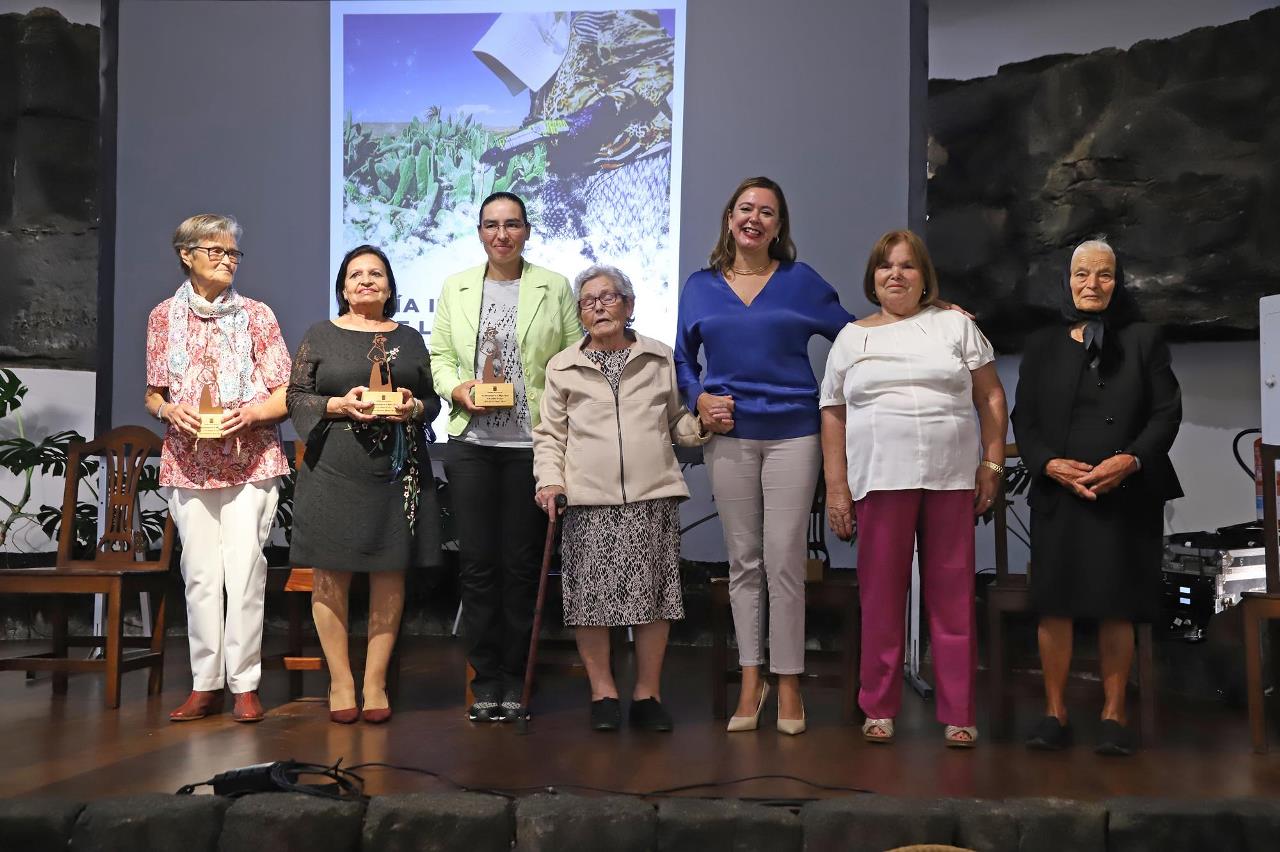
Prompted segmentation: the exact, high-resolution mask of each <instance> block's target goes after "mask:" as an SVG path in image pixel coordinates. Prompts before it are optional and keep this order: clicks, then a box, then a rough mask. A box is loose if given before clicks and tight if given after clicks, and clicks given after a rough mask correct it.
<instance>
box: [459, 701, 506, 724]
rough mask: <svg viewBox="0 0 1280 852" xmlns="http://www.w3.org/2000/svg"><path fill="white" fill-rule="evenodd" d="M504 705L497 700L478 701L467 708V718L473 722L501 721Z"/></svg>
mask: <svg viewBox="0 0 1280 852" xmlns="http://www.w3.org/2000/svg"><path fill="white" fill-rule="evenodd" d="M501 711H502V705H501V704H499V703H498V702H496V701H488V700H484V701H477V702H476V703H475V704H472V705H471V706H470V707H468V708H467V718H468V719H470V720H471V721H472V722H499V721H501V719H500V717H499V715H498V714H499V713H500V712H501Z"/></svg>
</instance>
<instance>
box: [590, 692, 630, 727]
mask: <svg viewBox="0 0 1280 852" xmlns="http://www.w3.org/2000/svg"><path fill="white" fill-rule="evenodd" d="M621 725H622V705H621V704H619V703H618V699H616V698H601V699H600V700H599V701H592V702H591V730H593V731H616V730H618V728H619V727H620V726H621Z"/></svg>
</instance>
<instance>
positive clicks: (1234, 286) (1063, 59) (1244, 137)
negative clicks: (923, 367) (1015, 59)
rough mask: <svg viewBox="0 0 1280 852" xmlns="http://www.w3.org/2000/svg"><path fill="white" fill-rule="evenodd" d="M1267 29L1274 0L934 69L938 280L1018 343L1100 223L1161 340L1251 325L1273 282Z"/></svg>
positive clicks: (1279, 259) (998, 337)
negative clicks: (1217, 17)
mask: <svg viewBox="0 0 1280 852" xmlns="http://www.w3.org/2000/svg"><path fill="white" fill-rule="evenodd" d="M1094 23H1095V24H1097V25H1100V26H1105V21H1096V22H1094ZM1278 44H1280V9H1270V10H1267V11H1263V12H1259V13H1257V14H1256V15H1254V16H1253V17H1252V18H1250V19H1248V20H1246V21H1239V22H1236V23H1232V24H1226V25H1224V26H1219V27H1205V28H1202V29H1197V30H1193V31H1191V32H1189V33H1186V34H1184V35H1181V36H1178V37H1176V38H1172V39H1163V40H1152V41H1143V42H1139V43H1138V44H1136V45H1134V46H1133V47H1132V48H1130V49H1128V50H1114V49H1109V50H1100V51H1097V52H1095V53H1091V54H1088V55H1085V56H1072V55H1060V56H1047V57H1042V58H1040V59H1036V60H1031V61H1029V62H1022V63H1018V64H1014V65H1007V66H1003V67H1002V68H1001V69H1000V70H999V72H998V73H997V74H995V75H994V76H991V77H984V78H980V79H976V80H969V81H963V82H957V81H953V80H933V81H930V84H929V133H930V139H929V169H930V175H931V177H930V179H929V187H928V195H929V224H928V229H927V237H928V243H929V248H930V251H931V253H932V254H933V258H934V262H935V264H936V265H937V267H938V273H939V276H940V277H941V280H942V291H943V294H944V295H945V296H946V297H947V298H948V299H951V300H954V301H956V302H959V303H960V304H962V305H964V306H965V307H967V308H969V309H970V310H973V311H975V312H976V313H978V314H979V318H980V320H981V321H982V324H983V328H984V330H985V331H986V332H987V333H988V335H989V336H990V337H991V339H992V341H993V342H994V343H996V345H997V346H998V347H1000V348H1001V349H1004V350H1012V349H1017V348H1019V346H1020V344H1021V341H1022V339H1023V338H1024V337H1025V335H1026V334H1027V333H1028V332H1029V331H1030V330H1032V329H1033V328H1034V327H1036V326H1037V325H1039V324H1042V323H1044V322H1046V321H1048V318H1049V316H1051V315H1052V309H1053V308H1054V307H1055V306H1056V304H1057V302H1056V300H1057V298H1058V294H1059V291H1060V288H1061V286H1062V284H1061V280H1062V279H1061V276H1062V274H1063V272H1064V271H1065V268H1066V265H1067V262H1068V257H1069V252H1070V249H1071V248H1072V247H1074V246H1075V245H1076V244H1078V243H1079V242H1080V241H1082V240H1084V239H1086V238H1088V237H1090V236H1092V235H1094V234H1096V233H1099V232H1102V233H1105V234H1107V235H1108V237H1109V238H1110V239H1111V241H1112V244H1113V245H1114V246H1115V247H1116V249H1117V251H1118V252H1119V254H1120V257H1121V259H1122V260H1123V262H1124V264H1125V269H1126V273H1127V276H1128V281H1129V284H1130V287H1131V289H1132V290H1133V291H1134V293H1135V294H1136V296H1137V297H1138V301H1139V303H1140V305H1141V306H1142V309H1143V312H1144V314H1145V315H1146V317H1147V318H1148V319H1149V320H1151V321H1153V322H1158V323H1160V324H1162V325H1164V326H1165V327H1166V330H1167V331H1168V333H1169V335H1170V336H1171V337H1173V338H1175V339H1233V338H1241V337H1256V336H1257V328H1258V304H1257V301H1258V298H1259V297H1260V296H1262V295H1265V294H1267V293H1273V292H1277V291H1280V241H1277V240H1276V239H1275V235H1276V234H1277V233H1280V85H1278V83H1280V51H1278V50H1277V45H1278Z"/></svg>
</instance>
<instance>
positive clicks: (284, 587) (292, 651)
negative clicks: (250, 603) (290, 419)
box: [262, 441, 401, 701]
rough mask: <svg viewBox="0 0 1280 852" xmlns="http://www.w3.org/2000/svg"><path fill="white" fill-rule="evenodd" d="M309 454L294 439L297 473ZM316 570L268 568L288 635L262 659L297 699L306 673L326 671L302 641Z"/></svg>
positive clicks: (396, 662) (390, 684) (395, 669)
mask: <svg viewBox="0 0 1280 852" xmlns="http://www.w3.org/2000/svg"><path fill="white" fill-rule="evenodd" d="M306 454H307V443H306V441H294V442H293V459H294V464H293V469H294V474H293V475H294V476H297V471H298V470H299V469H300V468H301V467H302V460H303V458H304V457H305V456H306ZM315 574H316V572H315V569H313V568H308V567H305V566H300V565H291V566H288V567H282V568H270V569H268V571H267V590H268V591H270V592H284V593H285V601H286V605H287V606H288V620H289V627H288V634H287V637H288V638H287V643H286V645H285V652H284V653H283V654H275V655H272V656H270V657H264V658H263V661H262V663H263V668H267V669H284V670H285V671H287V672H288V673H289V700H290V701H298V700H300V699H302V698H305V697H306V692H305V690H304V687H303V674H304V673H305V672H319V671H326V670H327V669H328V666H327V665H326V664H325V660H324V657H323V656H314V655H308V654H307V653H306V643H305V642H303V639H302V635H303V625H304V624H305V623H306V621H307V619H309V618H310V617H311V593H312V592H313V591H315ZM400 638H401V637H399V636H397V637H396V644H395V647H394V648H392V651H391V660H390V662H389V663H388V666H387V698H388V699H389V700H391V701H395V700H396V697H397V696H398V694H399V691H400Z"/></svg>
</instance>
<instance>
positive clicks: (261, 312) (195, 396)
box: [147, 299, 291, 489]
mask: <svg viewBox="0 0 1280 852" xmlns="http://www.w3.org/2000/svg"><path fill="white" fill-rule="evenodd" d="M171 301H172V299H165V300H164V301H163V302H161V303H160V304H159V305H157V306H156V307H155V308H154V309H153V310H152V311H151V316H150V318H149V319H148V320H147V384H148V385H151V386H152V387H157V388H168V390H169V401H170V402H173V403H180V404H183V405H191V406H198V405H199V404H200V390H201V388H202V386H203V385H202V382H201V380H200V372H201V369H202V366H203V364H204V355H205V350H206V348H207V347H208V346H211V345H214V346H217V345H226V343H225V342H224V340H223V338H222V336H221V335H219V334H217V333H216V332H215V326H214V321H213V320H212V319H201V318H200V317H198V316H196V315H195V314H194V313H192V312H191V311H187V323H188V326H187V348H188V355H189V358H188V362H189V364H190V367H189V368H188V369H187V371H186V374H185V375H183V376H179V377H177V380H176V381H174V380H172V379H171V377H170V375H169V307H170V302H171ZM244 310H245V311H247V312H248V314H249V336H250V339H251V340H252V343H253V363H254V370H253V399H252V400H251V404H257V403H260V402H264V401H265V400H266V399H267V397H269V396H270V395H271V391H273V390H274V389H276V388H278V387H280V386H282V385H287V384H288V383H289V369H290V364H291V362H290V359H289V350H288V348H287V347H286V346H285V343H284V337H283V336H282V335H281V334H280V326H279V324H278V323H277V322H276V317H275V314H273V313H272V312H271V309H270V308H268V307H267V306H266V305H264V304H263V303H262V302H258V301H255V300H253V299H245V300H244ZM212 390H213V391H214V392H215V393H216V387H215V388H213V389H212ZM288 473H289V462H288V459H286V458H285V455H284V450H283V448H282V447H281V445H280V430H279V428H278V427H276V426H274V425H271V426H249V427H246V428H244V429H242V430H240V431H239V432H238V433H236V434H235V435H232V436H231V437H229V438H221V439H215V440H211V439H208V438H203V439H201V440H199V441H197V440H196V439H195V438H194V437H192V436H191V435H188V434H187V433H185V432H183V431H181V430H180V429H178V428H177V427H176V426H172V425H171V426H169V428H168V429H167V430H166V432H165V436H164V451H163V452H162V454H161V456H160V485H161V486H165V487H172V488H195V489H209V488H228V487H231V486H235V485H244V484H245V483H247V482H260V481H262V480H264V479H271V478H273V477H277V476H286V475H288Z"/></svg>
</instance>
